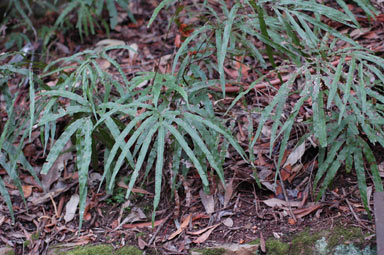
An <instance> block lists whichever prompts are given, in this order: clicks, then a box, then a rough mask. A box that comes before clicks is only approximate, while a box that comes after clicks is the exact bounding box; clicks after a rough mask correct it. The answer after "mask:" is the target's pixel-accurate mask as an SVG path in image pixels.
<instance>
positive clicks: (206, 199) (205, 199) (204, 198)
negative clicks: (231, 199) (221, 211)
mask: <svg viewBox="0 0 384 255" xmlns="http://www.w3.org/2000/svg"><path fill="white" fill-rule="evenodd" d="M199 195H200V198H201V202H202V203H203V205H204V208H205V211H206V212H207V214H212V213H213V212H214V211H215V200H214V199H213V196H212V195H207V194H206V193H205V192H204V190H203V189H201V190H200V192H199Z"/></svg>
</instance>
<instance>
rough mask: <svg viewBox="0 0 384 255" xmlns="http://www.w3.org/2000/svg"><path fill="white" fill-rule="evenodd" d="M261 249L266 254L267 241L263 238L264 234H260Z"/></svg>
mask: <svg viewBox="0 0 384 255" xmlns="http://www.w3.org/2000/svg"><path fill="white" fill-rule="evenodd" d="M260 249H261V251H262V252H266V251H267V250H266V248H265V239H264V236H263V232H260Z"/></svg>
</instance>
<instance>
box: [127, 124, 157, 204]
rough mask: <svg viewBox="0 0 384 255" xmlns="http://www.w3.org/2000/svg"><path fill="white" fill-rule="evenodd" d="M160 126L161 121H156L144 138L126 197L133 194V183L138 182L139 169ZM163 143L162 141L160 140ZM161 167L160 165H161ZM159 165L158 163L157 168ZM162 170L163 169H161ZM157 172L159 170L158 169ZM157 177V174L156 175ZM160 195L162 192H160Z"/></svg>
mask: <svg viewBox="0 0 384 255" xmlns="http://www.w3.org/2000/svg"><path fill="white" fill-rule="evenodd" d="M159 126H160V123H156V124H155V125H154V126H153V127H152V128H151V129H150V130H149V132H148V135H147V137H146V139H145V140H144V143H143V146H142V147H141V150H140V153H139V157H138V159H137V162H136V166H135V169H134V170H133V173H132V175H131V179H130V181H129V184H128V189H127V193H126V195H125V198H126V199H128V198H129V195H130V194H131V191H132V188H133V185H134V184H135V182H136V179H137V177H138V176H139V171H140V169H141V166H142V165H143V163H144V159H145V156H146V155H147V152H148V148H149V144H150V143H151V141H152V138H153V137H152V136H153V135H154V134H155V132H156V131H157V129H158V128H159ZM159 143H161V141H160V142H159ZM157 163H160V162H156V164H157ZM159 167H160V166H159ZM157 168H158V166H157V165H156V170H158V169H157ZM159 170H161V169H159ZM156 174H157V171H156ZM156 177H157V176H156ZM155 181H156V182H158V181H159V180H158V179H157V178H156V180H155ZM160 184H161V183H160ZM158 195H160V194H158Z"/></svg>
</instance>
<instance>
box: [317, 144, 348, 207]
mask: <svg viewBox="0 0 384 255" xmlns="http://www.w3.org/2000/svg"><path fill="white" fill-rule="evenodd" d="M348 152H349V150H348V149H346V147H344V148H343V149H342V150H341V151H340V152H339V154H338V156H337V159H336V160H335V161H333V163H332V164H331V166H330V167H329V169H328V170H327V174H326V176H325V178H324V181H323V184H322V187H321V189H320V191H319V193H318V194H317V197H316V200H319V199H320V198H321V196H322V195H323V194H324V192H325V190H326V189H327V187H328V186H329V184H330V183H331V181H333V179H334V178H335V176H336V173H337V171H338V170H339V169H340V166H341V164H343V163H344V160H345V158H346V155H347V153H348ZM327 160H328V158H327ZM316 177H317V175H316Z"/></svg>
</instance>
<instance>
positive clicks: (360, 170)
mask: <svg viewBox="0 0 384 255" xmlns="http://www.w3.org/2000/svg"><path fill="white" fill-rule="evenodd" d="M354 145H355V148H354V149H355V153H354V163H355V170H356V175H357V185H358V187H359V191H360V196H361V200H362V201H363V205H364V207H365V209H366V210H367V212H368V213H369V210H368V197H367V183H366V181H365V180H366V179H365V173H364V172H365V169H364V161H363V154H362V150H361V148H360V147H359V145H358V144H354Z"/></svg>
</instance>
